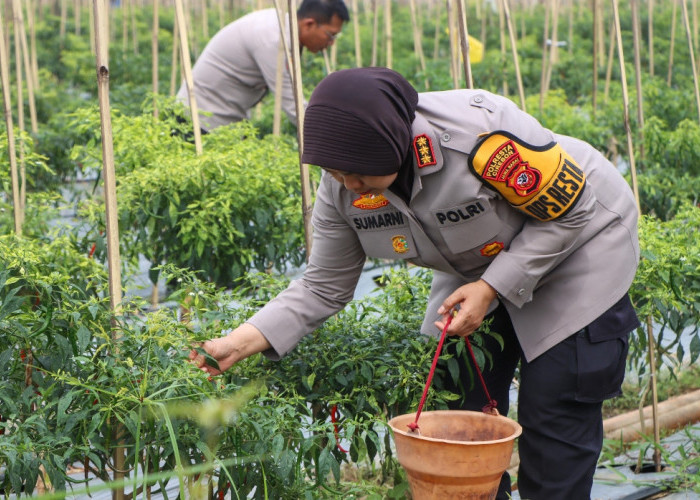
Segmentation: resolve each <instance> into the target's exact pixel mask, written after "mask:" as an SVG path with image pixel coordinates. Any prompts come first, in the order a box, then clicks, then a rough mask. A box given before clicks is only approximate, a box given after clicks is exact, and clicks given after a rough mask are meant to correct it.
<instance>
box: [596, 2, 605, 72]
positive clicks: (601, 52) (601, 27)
mask: <svg viewBox="0 0 700 500" xmlns="http://www.w3.org/2000/svg"><path fill="white" fill-rule="evenodd" d="M594 1H595V2H596V5H597V6H598V7H597V10H598V34H599V36H598V57H599V61H598V65H599V67H601V68H602V67H603V66H605V36H604V33H605V22H604V17H605V15H604V12H603V11H602V10H601V8H600V4H601V0H594Z"/></svg>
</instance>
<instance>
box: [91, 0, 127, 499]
mask: <svg viewBox="0 0 700 500" xmlns="http://www.w3.org/2000/svg"><path fill="white" fill-rule="evenodd" d="M93 1H94V13H95V19H94V23H95V38H96V40H95V48H96V62H97V92H98V99H99V103H100V125H101V135H102V179H103V182H104V196H105V218H106V221H107V262H108V268H109V302H110V308H111V310H112V312H113V313H114V314H115V317H116V315H118V314H119V313H120V312H121V301H122V285H121V274H120V270H121V264H120V257H119V223H118V222H119V221H118V212H117V190H116V179H115V170H114V149H113V144H112V122H111V118H110V107H109V62H108V58H109V47H108V43H109V42H108V39H107V38H106V36H105V35H106V33H105V32H104V25H105V24H107V18H106V16H105V12H104V7H105V5H104V0H93ZM112 339H113V340H114V341H116V340H117V339H118V332H117V325H116V322H114V323H113V324H112ZM117 354H118V348H117ZM118 429H119V426H117V429H116V430H115V435H116V436H115V437H116V442H117V443H118V446H117V448H115V450H114V480H115V481H118V480H121V479H123V478H124V464H125V456H124V448H123V447H122V446H120V445H119V443H120V439H119V437H118V435H119V430H118ZM112 498H113V499H115V500H123V499H124V498H125V495H124V488H123V487H122V488H118V489H115V490H113V491H112Z"/></svg>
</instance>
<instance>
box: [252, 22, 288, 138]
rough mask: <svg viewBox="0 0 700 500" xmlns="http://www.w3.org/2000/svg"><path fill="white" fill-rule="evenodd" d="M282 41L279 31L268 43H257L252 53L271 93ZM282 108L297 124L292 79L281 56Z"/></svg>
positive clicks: (274, 83) (275, 77)
mask: <svg viewBox="0 0 700 500" xmlns="http://www.w3.org/2000/svg"><path fill="white" fill-rule="evenodd" d="M281 43H282V40H281V37H280V35H279V31H278V33H277V36H275V37H272V38H271V39H270V41H269V42H268V43H259V44H257V45H256V48H255V50H254V53H253V57H254V59H255V61H256V63H257V65H258V67H259V68H260V73H261V74H262V76H263V79H264V80H265V84H266V85H267V88H268V89H269V90H270V93H271V94H272V95H274V94H275V89H276V88H277V87H276V81H277V52H278V50H279V44H281ZM282 64H283V68H282V110H283V111H284V112H285V113H286V114H287V116H288V117H289V119H290V120H291V121H292V123H294V124H295V125H296V124H297V111H296V105H295V102H294V91H293V88H292V79H291V76H290V69H289V68H288V67H287V58H286V56H283V58H282Z"/></svg>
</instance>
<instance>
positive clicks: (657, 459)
mask: <svg viewBox="0 0 700 500" xmlns="http://www.w3.org/2000/svg"><path fill="white" fill-rule="evenodd" d="M612 5H613V19H614V21H615V32H616V34H617V53H618V59H619V62H620V75H621V81H622V97H623V112H624V125H625V132H626V135H627V150H628V153H629V158H630V173H631V175H632V189H633V191H634V199H635V201H636V203H637V212H638V213H640V214H641V207H640V204H639V190H638V189H637V169H636V167H635V162H634V145H633V143H632V131H631V129H630V117H629V94H628V92H627V75H626V73H625V58H624V55H623V49H622V36H621V33H620V14H619V11H618V6H617V0H612ZM633 7H634V6H633ZM633 15H634V14H633ZM647 344H648V346H649V352H648V354H649V369H650V377H649V383H650V385H651V394H652V421H653V424H654V442H655V443H656V446H655V447H654V450H655V451H654V463H655V464H656V470H657V472H658V471H660V470H661V454H660V450H659V446H658V445H659V443H660V429H659V421H658V394H657V390H656V354H655V344H656V341H655V339H654V333H653V330H652V321H651V316H647Z"/></svg>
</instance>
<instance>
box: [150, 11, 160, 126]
mask: <svg viewBox="0 0 700 500" xmlns="http://www.w3.org/2000/svg"><path fill="white" fill-rule="evenodd" d="M159 2H160V0H153V33H152V36H151V83H152V89H153V116H154V117H156V118H158V99H157V96H158V32H159V30H160V19H159V14H158V4H159Z"/></svg>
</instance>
